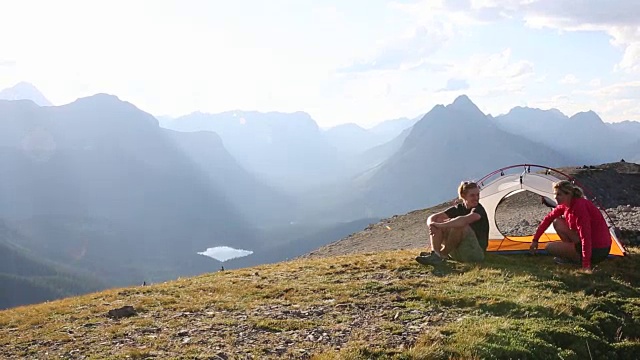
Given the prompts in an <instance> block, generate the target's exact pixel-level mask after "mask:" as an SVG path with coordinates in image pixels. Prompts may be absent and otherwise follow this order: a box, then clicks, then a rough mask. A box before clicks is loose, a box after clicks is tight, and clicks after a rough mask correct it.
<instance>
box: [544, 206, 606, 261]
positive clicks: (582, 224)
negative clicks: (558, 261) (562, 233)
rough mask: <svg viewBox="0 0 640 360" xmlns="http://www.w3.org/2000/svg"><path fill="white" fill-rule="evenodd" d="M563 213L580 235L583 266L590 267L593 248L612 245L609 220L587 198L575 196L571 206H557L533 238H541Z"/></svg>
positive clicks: (570, 225)
mask: <svg viewBox="0 0 640 360" xmlns="http://www.w3.org/2000/svg"><path fill="white" fill-rule="evenodd" d="M562 215H564V218H565V220H566V221H567V224H568V225H569V228H570V229H571V230H575V231H576V232H577V233H578V235H579V236H580V241H581V242H582V267H583V268H590V267H591V250H592V249H601V248H606V247H609V246H611V235H610V234H609V228H608V226H607V222H606V221H605V220H604V217H603V216H602V213H600V210H599V209H598V208H597V207H596V206H595V205H593V203H592V202H591V201H589V200H587V199H585V198H575V199H573V200H571V204H569V206H567V205H564V204H560V205H558V206H556V208H555V209H553V210H552V211H551V212H550V213H549V214H547V216H545V217H544V219H543V220H542V223H541V224H540V226H538V230H537V231H536V234H535V235H534V236H533V239H534V240H538V239H540V237H541V236H542V234H543V233H544V231H545V230H546V229H547V228H548V227H549V225H551V223H552V222H553V220H555V219H557V218H559V217H560V216H562Z"/></svg>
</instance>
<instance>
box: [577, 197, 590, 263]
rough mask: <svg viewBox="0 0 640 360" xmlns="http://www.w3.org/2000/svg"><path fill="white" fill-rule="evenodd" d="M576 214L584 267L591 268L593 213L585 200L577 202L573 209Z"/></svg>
mask: <svg viewBox="0 0 640 360" xmlns="http://www.w3.org/2000/svg"><path fill="white" fill-rule="evenodd" d="M573 212H574V214H575V216H576V220H577V221H576V225H577V226H578V235H579V236H580V242H581V243H582V268H584V269H591V251H592V246H593V244H592V242H591V215H589V209H588V208H587V206H586V204H585V203H584V202H580V203H579V204H576V206H575V209H574V210H573Z"/></svg>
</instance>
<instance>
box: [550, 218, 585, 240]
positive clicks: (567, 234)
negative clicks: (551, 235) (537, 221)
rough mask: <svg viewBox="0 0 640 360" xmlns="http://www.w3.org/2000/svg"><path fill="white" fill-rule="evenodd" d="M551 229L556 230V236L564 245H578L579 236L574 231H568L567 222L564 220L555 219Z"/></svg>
mask: <svg viewBox="0 0 640 360" xmlns="http://www.w3.org/2000/svg"><path fill="white" fill-rule="evenodd" d="M553 227H554V228H555V229H556V232H557V233H558V236H560V239H561V240H562V242H565V243H572V244H573V243H579V242H580V236H579V235H578V233H577V232H575V231H574V230H571V229H569V225H567V221H566V220H565V219H564V218H557V219H555V220H554V221H553Z"/></svg>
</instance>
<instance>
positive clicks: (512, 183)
mask: <svg viewBox="0 0 640 360" xmlns="http://www.w3.org/2000/svg"><path fill="white" fill-rule="evenodd" d="M532 167H534V168H539V169H540V170H539V171H537V172H531V168H532ZM514 170H515V171H517V172H516V173H511V174H505V172H509V171H511V172H513V171H514ZM560 180H570V181H572V182H573V183H575V184H576V185H577V186H580V187H581V188H582V189H583V190H585V194H586V196H587V197H588V198H590V197H589V192H588V189H585V188H584V186H582V185H581V184H579V183H578V182H577V181H576V180H575V179H573V178H572V177H570V176H569V175H566V174H563V173H562V172H560V171H558V170H555V169H552V168H549V167H546V166H541V165H529V164H522V165H513V166H509V167H506V168H502V169H498V170H496V171H494V172H492V173H490V174H488V175H486V176H485V177H483V178H481V179H480V180H478V185H479V186H480V203H481V204H482V206H483V207H484V208H485V210H486V211H487V217H488V218H489V245H488V247H487V251H496V252H524V251H528V250H529V246H530V245H531V241H532V239H533V234H531V235H528V236H506V235H504V234H502V232H500V230H499V229H498V227H497V225H496V220H495V215H496V209H497V208H498V205H499V204H500V203H501V202H502V201H503V200H504V199H506V198H507V197H509V196H512V195H514V194H517V193H519V192H522V191H530V192H533V193H536V194H539V195H541V196H543V197H545V201H546V202H547V203H550V204H551V205H555V201H554V200H552V199H553V198H554V195H553V184H554V183H555V182H558V181H560ZM590 200H592V201H593V202H594V204H596V206H598V208H599V209H600V211H601V212H602V215H603V216H604V218H605V220H606V221H607V225H609V232H610V234H611V240H612V243H611V252H610V253H609V255H610V256H611V255H614V256H624V255H625V254H626V250H625V249H624V247H623V245H622V243H621V242H620V240H619V239H618V237H617V236H616V233H615V226H614V224H613V221H612V220H611V218H610V217H609V215H608V214H607V213H606V211H605V210H604V208H602V206H599V205H598V204H597V203H596V202H595V201H594V199H592V198H590ZM553 241H560V237H559V236H558V234H557V233H556V231H555V229H554V228H553V224H552V225H550V226H549V228H548V229H546V230H545V232H544V235H543V236H542V237H541V238H540V240H539V243H540V245H539V247H538V248H539V249H544V248H545V247H546V245H547V244H548V243H550V242H553Z"/></svg>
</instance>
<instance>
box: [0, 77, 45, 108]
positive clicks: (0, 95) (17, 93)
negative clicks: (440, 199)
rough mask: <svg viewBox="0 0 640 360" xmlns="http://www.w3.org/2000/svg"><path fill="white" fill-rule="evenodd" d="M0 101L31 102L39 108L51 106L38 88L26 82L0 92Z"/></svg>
mask: <svg viewBox="0 0 640 360" xmlns="http://www.w3.org/2000/svg"><path fill="white" fill-rule="evenodd" d="M0 100H31V101H33V102H34V103H36V104H37V105H39V106H52V105H53V104H52V103H51V102H50V101H49V100H47V98H46V97H45V96H44V95H43V94H42V93H41V92H40V90H38V88H36V87H35V86H34V85H33V84H31V83H28V82H26V81H22V82H19V83H17V84H15V85H14V86H12V87H10V88H6V89H4V90H2V91H0Z"/></svg>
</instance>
